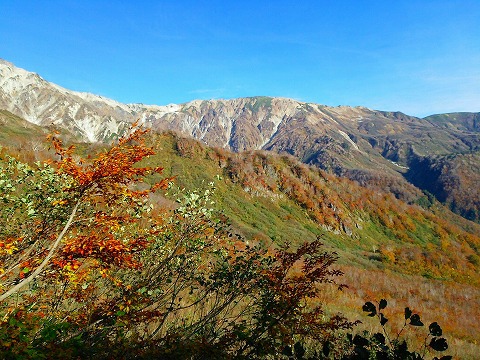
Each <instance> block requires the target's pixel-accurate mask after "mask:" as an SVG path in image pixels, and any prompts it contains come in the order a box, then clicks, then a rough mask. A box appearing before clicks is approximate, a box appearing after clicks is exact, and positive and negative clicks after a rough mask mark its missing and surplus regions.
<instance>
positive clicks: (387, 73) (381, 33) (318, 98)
mask: <svg viewBox="0 0 480 360" xmlns="http://www.w3.org/2000/svg"><path fill="white" fill-rule="evenodd" d="M0 58H3V59H5V60H8V61H11V62H13V63H14V64H15V65H17V66H19V67H22V68H24V69H26V70H29V71H33V72H36V73H39V74H40V75H41V76H42V77H44V78H45V79H47V80H49V81H52V82H54V83H57V84H59V85H61V86H63V87H66V88H68V89H72V90H77V91H88V92H92V93H95V94H99V95H103V96H106V97H110V98H113V99H115V100H118V101H121V102H127V103H131V102H140V103H145V104H158V105H166V104H169V103H182V102H187V101H190V100H193V99H212V98H226V99H229V98H235V97H244V96H256V95H266V96H281V97H290V98H294V99H297V100H301V101H307V102H316V103H319V104H325V105H331V106H337V105H351V106H357V105H361V106H367V107H370V108H374V109H380V110H392V111H393V110H399V111H402V112H405V113H407V114H410V115H417V116H426V115H429V114H434V113H442V112H453V111H480V0H456V1H447V0H432V1H428V0H408V1H407V0H381V1H375V0H372V1H367V0H364V1H362V0H350V1H346V0H345V1H342V0H312V1H301V0H297V1H282V0H271V1H262V0H256V1H250V0H236V1H230V0H220V1H182V0H177V1H173V0H172V1H161V0H159V1H153V0H152V1H141V0H137V1H135V0H131V1H126V0H115V1H114V0H110V1H101V0H98V1H93V0H92V1H89V0H78V1H68V0H61V1H57V0H45V1H38V0H21V1H20V0H18V1H15V0H0Z"/></svg>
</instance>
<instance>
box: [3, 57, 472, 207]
mask: <svg viewBox="0 0 480 360" xmlns="http://www.w3.org/2000/svg"><path fill="white" fill-rule="evenodd" d="M0 109H4V110H8V111H10V112H11V113H13V114H15V115H17V116H19V117H22V118H24V119H26V120H28V121H30V122H31V123H34V124H37V125H41V126H48V125H52V124H53V125H55V126H57V127H60V128H63V129H66V130H68V131H69V132H70V133H71V134H72V135H73V136H74V137H75V138H76V139H78V140H79V141H85V142H109V141H112V140H114V139H115V138H117V137H118V136H120V135H121V134H123V133H124V132H125V131H126V129H127V128H128V127H129V125H130V124H131V123H132V122H134V121H136V120H138V121H140V123H141V124H144V125H145V126H148V127H151V128H152V129H154V130H172V131H175V132H178V133H181V134H183V135H187V136H189V137H192V138H195V139H197V140H200V141H201V142H203V143H205V144H207V145H209V146H213V147H221V148H225V149H228V150H233V151H236V152H241V151H246V150H259V149H262V150H268V151H273V152H276V153H280V154H289V155H293V156H295V157H297V158H298V159H300V160H301V161H303V162H304V163H307V164H312V165H316V166H318V167H320V168H322V169H325V170H328V171H331V172H334V173H336V174H337V175H342V176H347V177H349V178H351V179H353V180H356V181H359V182H360V183H365V184H367V183H369V181H370V183H372V181H373V182H375V183H382V184H383V185H382V186H383V187H388V188H389V189H390V190H392V189H404V190H402V191H400V190H399V191H397V190H395V191H394V193H395V194H396V195H398V196H399V197H402V196H403V197H406V198H408V197H410V195H408V196H407V195H406V194H410V193H413V192H415V191H414V190H412V189H410V190H405V189H408V188H409V187H408V186H407V185H409V184H408V183H406V181H405V179H404V177H403V175H402V174H404V173H407V172H408V174H409V179H417V178H418V177H415V176H414V175H411V173H412V170H410V171H409V168H410V166H411V165H412V166H413V165H414V164H415V165H418V164H419V163H420V164H421V163H423V162H422V159H424V158H430V157H435V156H449V154H463V153H468V152H478V151H480V131H479V125H478V124H479V123H480V120H479V119H480V114H474V113H457V114H443V115H435V116H430V117H428V118H425V119H419V118H416V117H413V116H408V115H406V114H403V113H401V112H385V111H378V110H371V109H368V108H365V107H348V106H338V107H329V106H323V105H319V104H313V103H304V102H299V101H296V100H292V99H285V98H271V97H249V98H239V99H231V100H208V101H201V100H195V101H191V102H188V103H186V104H179V105H176V104H170V105H166V106H157V105H143V104H122V103H119V102H116V101H114V100H111V99H107V98H104V97H102V96H97V95H93V94H89V93H80V92H75V91H70V90H67V89H64V88H62V87H60V86H57V85H55V84H52V83H50V82H48V81H46V80H44V79H42V78H41V77H40V76H39V75H37V74H34V73H31V72H28V71H26V70H23V69H20V68H17V67H15V66H14V65H13V64H11V63H9V62H6V61H3V60H0ZM415 171H417V170H415ZM378 174H381V177H379V175H378ZM402 194H403V195H402ZM407 200H408V199H407Z"/></svg>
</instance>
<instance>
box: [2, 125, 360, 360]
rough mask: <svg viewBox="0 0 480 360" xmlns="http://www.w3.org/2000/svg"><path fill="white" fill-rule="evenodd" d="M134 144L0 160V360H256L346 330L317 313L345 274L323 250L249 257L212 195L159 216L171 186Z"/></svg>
mask: <svg viewBox="0 0 480 360" xmlns="http://www.w3.org/2000/svg"><path fill="white" fill-rule="evenodd" d="M144 136H145V131H144V130H141V129H136V130H135V129H132V131H131V132H130V134H129V135H127V136H125V137H123V138H121V139H120V140H119V141H118V143H117V144H115V145H113V146H111V147H110V148H108V149H106V150H104V151H101V152H99V153H98V154H97V155H95V156H93V157H92V158H89V157H87V158H83V157H81V156H79V155H78V154H75V149H74V147H64V146H63V144H62V141H61V140H60V139H59V138H58V137H55V136H53V137H51V139H50V141H51V144H52V146H53V149H54V151H55V154H56V157H55V160H52V161H50V162H45V163H40V162H38V163H36V164H35V165H27V164H25V163H22V162H21V161H19V160H16V159H15V158H13V157H10V156H8V155H6V154H2V155H1V158H0V166H1V170H2V171H1V175H0V194H1V195H0V196H1V198H0V200H1V202H2V209H1V217H0V222H1V223H0V272H1V274H0V300H1V303H0V315H1V319H0V348H1V350H0V354H1V356H2V357H6V358H61V359H64V358H101V359H103V358H151V357H152V356H156V357H158V358H169V357H170V358H182V357H184V358H185V357H191V354H193V353H199V352H201V353H202V356H203V355H205V357H211V358H218V357H221V358H229V357H237V358H241V357H244V358H245V357H249V358H252V357H262V356H268V355H273V354H278V353H280V352H281V351H283V350H284V349H285V348H288V347H289V346H293V345H294V344H298V343H303V342H305V341H312V342H314V343H315V342H316V343H321V342H322V341H325V340H326V339H329V338H331V337H332V336H333V333H334V332H335V331H337V330H339V329H348V328H351V327H352V326H353V323H351V322H348V321H347V320H346V319H345V318H343V317H342V316H340V315H333V316H326V314H324V313H323V309H322V307H321V305H319V304H318V303H315V301H313V300H314V299H316V298H318V296H319V294H320V293H321V292H322V284H324V283H335V278H336V277H338V276H339V275H341V272H339V271H336V270H333V269H332V268H331V266H332V265H333V264H334V263H335V261H336V259H337V258H336V255H335V254H333V253H329V252H324V251H322V248H321V244H320V242H319V241H315V242H313V243H310V244H305V245H302V246H300V247H297V248H296V249H290V248H288V247H284V248H280V249H273V248H270V249H267V248H264V247H262V246H261V245H260V244H256V243H255V242H252V243H251V244H250V243H249V242H248V241H247V240H246V239H243V238H242V237H241V236H238V235H236V234H234V233H233V230H232V229H231V228H230V227H229V226H228V224H227V223H226V222H225V219H223V217H222V216H221V214H217V213H216V212H215V211H214V210H213V209H212V208H211V206H210V205H211V198H210V196H211V191H213V189H212V188H208V189H206V190H203V191H194V192H190V193H187V192H185V191H183V190H178V191H177V193H176V194H175V196H174V197H175V198H176V201H177V205H176V207H175V208H174V210H171V211H167V210H166V209H162V208H161V207H159V206H158V204H157V202H156V200H155V199H157V197H158V196H160V195H154V193H155V192H157V191H159V190H162V191H164V190H165V189H166V188H167V187H169V184H170V182H171V180H172V179H168V178H162V177H161V173H162V169H161V168H159V167H147V166H143V165H142V164H143V162H144V161H145V159H146V158H148V157H149V156H150V155H152V154H153V150H152V148H150V147H148V146H146V145H145V142H144ZM210 186H211V187H213V185H210ZM172 189H173V188H172V187H171V186H170V190H169V191H170V192H172V191H173V190H172ZM156 196H157V197H156Z"/></svg>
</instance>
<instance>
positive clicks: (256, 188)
mask: <svg viewBox="0 0 480 360" xmlns="http://www.w3.org/2000/svg"><path fill="white" fill-rule="evenodd" d="M152 141H153V144H154V146H155V149H156V150H157V155H155V156H154V157H152V158H150V160H149V163H150V164H155V165H162V166H164V167H165V175H167V176H176V182H177V184H178V185H179V186H180V187H185V188H201V187H205V186H206V184H207V183H208V182H209V181H212V180H213V179H217V180H216V181H215V185H216V187H217V188H218V194H217V198H216V200H217V202H218V206H219V208H220V209H222V210H223V211H224V212H225V215H227V217H228V218H229V219H231V220H232V221H233V223H234V224H235V227H236V228H237V229H238V230H239V231H241V232H243V233H244V234H245V235H247V236H248V237H256V238H257V239H258V240H259V241H264V242H265V243H266V244H271V243H277V244H278V243H283V242H291V243H295V242H298V241H301V240H305V239H313V238H314V237H316V236H318V235H322V236H324V238H325V241H326V242H327V243H328V244H329V245H330V246H332V247H334V248H335V249H337V250H340V251H341V252H342V253H343V255H344V256H343V258H344V259H345V261H352V262H353V263H355V264H357V265H358V264H361V265H362V266H366V267H374V268H375V267H377V268H378V267H379V268H390V269H392V270H395V271H398V272H402V273H408V274H417V275H423V276H428V277H434V278H439V279H452V280H453V279H455V280H456V281H459V282H466V283H477V282H478V281H480V279H478V276H477V273H476V271H478V270H479V269H477V267H478V266H479V265H480V264H477V263H476V260H475V259H477V256H478V255H479V254H478V249H479V247H480V238H479V237H478V234H480V226H478V225H477V226H475V225H472V226H473V228H474V230H473V233H471V232H470V233H469V232H467V231H465V230H462V229H461V228H459V227H458V226H456V225H453V224H452V223H451V222H450V221H449V220H448V219H441V218H439V217H437V216H436V215H435V214H434V213H432V212H430V211H426V210H424V209H422V208H421V207H419V206H418V205H408V204H407V203H405V202H403V201H400V200H398V199H396V198H395V197H394V196H393V195H391V194H389V193H383V192H379V191H378V190H377V191H374V190H371V189H368V188H365V187H361V186H359V185H358V184H356V183H355V182H352V181H350V180H348V179H342V178H339V177H337V176H334V175H332V174H328V173H326V172H324V171H322V170H319V169H317V168H315V167H309V166H307V165H305V164H302V163H301V162H299V161H298V160H296V159H295V158H294V157H292V156H278V155H275V154H271V153H267V152H261V151H260V152H259V151H257V152H245V153H240V154H236V153H231V152H227V151H225V150H222V149H212V148H208V147H205V146H204V145H202V144H201V143H199V142H196V141H194V140H191V139H188V138H182V137H178V136H176V135H174V134H171V133H170V134H163V135H154V137H153V139H152ZM444 214H446V212H444ZM449 217H451V218H455V215H454V214H452V213H450V215H449ZM475 229H476V230H475ZM469 231H472V230H469ZM475 232H476V234H475ZM347 259H349V260H347ZM419 264H422V265H421V266H419ZM452 269H455V270H453V271H452Z"/></svg>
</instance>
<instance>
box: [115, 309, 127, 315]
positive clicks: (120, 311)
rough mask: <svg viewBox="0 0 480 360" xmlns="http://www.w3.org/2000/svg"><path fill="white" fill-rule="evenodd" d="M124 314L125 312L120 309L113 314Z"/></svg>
mask: <svg viewBox="0 0 480 360" xmlns="http://www.w3.org/2000/svg"><path fill="white" fill-rule="evenodd" d="M125 314H126V312H125V311H122V310H118V311H117V312H116V313H115V315H117V316H123V315H125Z"/></svg>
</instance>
